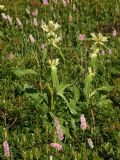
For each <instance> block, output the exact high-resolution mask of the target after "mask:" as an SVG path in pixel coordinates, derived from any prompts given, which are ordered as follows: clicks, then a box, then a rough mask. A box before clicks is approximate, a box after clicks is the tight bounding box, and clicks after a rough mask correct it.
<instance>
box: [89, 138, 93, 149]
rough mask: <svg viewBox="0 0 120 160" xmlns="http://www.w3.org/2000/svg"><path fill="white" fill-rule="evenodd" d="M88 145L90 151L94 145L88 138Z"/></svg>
mask: <svg viewBox="0 0 120 160" xmlns="http://www.w3.org/2000/svg"><path fill="white" fill-rule="evenodd" d="M88 144H89V147H90V148H91V149H93V148H94V145H93V142H92V139H90V138H88Z"/></svg>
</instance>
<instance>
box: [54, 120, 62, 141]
mask: <svg viewBox="0 0 120 160" xmlns="http://www.w3.org/2000/svg"><path fill="white" fill-rule="evenodd" d="M54 125H55V127H56V131H57V135H58V139H59V141H62V140H63V139H64V136H63V132H62V129H61V127H60V125H59V120H58V118H57V117H55V118H54Z"/></svg>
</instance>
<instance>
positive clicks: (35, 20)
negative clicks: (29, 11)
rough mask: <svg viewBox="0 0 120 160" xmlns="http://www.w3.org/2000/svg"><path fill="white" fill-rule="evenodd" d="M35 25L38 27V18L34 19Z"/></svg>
mask: <svg viewBox="0 0 120 160" xmlns="http://www.w3.org/2000/svg"><path fill="white" fill-rule="evenodd" d="M33 25H34V26H35V27H38V21H37V18H35V17H34V19H33Z"/></svg>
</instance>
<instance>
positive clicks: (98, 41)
mask: <svg viewBox="0 0 120 160" xmlns="http://www.w3.org/2000/svg"><path fill="white" fill-rule="evenodd" d="M91 36H92V40H93V41H95V44H101V45H104V42H106V41H107V40H108V39H107V37H104V36H103V35H102V34H101V33H98V34H97V35H95V34H94V33H91Z"/></svg>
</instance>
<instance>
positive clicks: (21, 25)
mask: <svg viewBox="0 0 120 160" xmlns="http://www.w3.org/2000/svg"><path fill="white" fill-rule="evenodd" d="M16 22H17V25H18V26H20V27H23V24H22V22H21V20H20V19H19V18H17V17H16Z"/></svg>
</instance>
